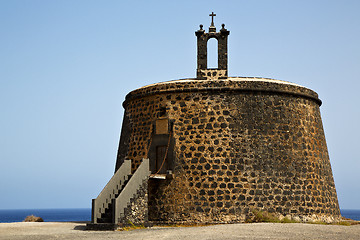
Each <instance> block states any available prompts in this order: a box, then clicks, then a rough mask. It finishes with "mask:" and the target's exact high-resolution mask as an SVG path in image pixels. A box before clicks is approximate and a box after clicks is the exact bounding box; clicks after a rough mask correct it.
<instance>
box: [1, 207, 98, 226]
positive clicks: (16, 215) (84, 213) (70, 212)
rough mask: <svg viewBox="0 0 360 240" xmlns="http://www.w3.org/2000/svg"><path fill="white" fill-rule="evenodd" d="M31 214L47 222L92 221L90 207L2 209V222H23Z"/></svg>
mask: <svg viewBox="0 0 360 240" xmlns="http://www.w3.org/2000/svg"><path fill="white" fill-rule="evenodd" d="M29 215H35V216H37V217H41V218H42V219H44V221H45V222H78V221H81V222H82V221H91V209H90V208H69V209H16V210H0V223H9V222H22V221H23V220H24V219H25V218H26V216H29Z"/></svg>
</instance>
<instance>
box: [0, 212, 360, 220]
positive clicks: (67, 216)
mask: <svg viewBox="0 0 360 240" xmlns="http://www.w3.org/2000/svg"><path fill="white" fill-rule="evenodd" d="M29 215H35V216H37V217H42V218H43V219H44V221H45V222H75V221H76V222H77V221H90V220H91V209H90V208H73V209H17V210H0V222H3V223H4V222H22V221H23V220H24V219H25V217H26V216H29ZM341 215H342V216H344V217H346V218H351V219H353V220H357V221H360V210H351V209H342V210H341Z"/></svg>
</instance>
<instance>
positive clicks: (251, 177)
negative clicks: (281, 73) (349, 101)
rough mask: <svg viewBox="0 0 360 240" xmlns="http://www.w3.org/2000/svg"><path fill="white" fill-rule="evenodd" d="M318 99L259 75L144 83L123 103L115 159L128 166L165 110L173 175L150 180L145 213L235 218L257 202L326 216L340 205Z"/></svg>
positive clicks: (174, 218)
mask: <svg viewBox="0 0 360 240" xmlns="http://www.w3.org/2000/svg"><path fill="white" fill-rule="evenodd" d="M320 104H321V101H320V100H319V99H318V96H317V94H316V93H315V92H314V91H312V90H310V89H308V88H305V87H301V86H299V85H296V84H292V83H288V82H284V81H278V80H272V79H264V78H227V79H223V80H212V81H209V80H198V79H196V80H195V79H184V80H177V81H169V82H163V83H158V84H152V85H149V86H145V87H142V88H139V89H137V90H134V91H132V92H130V93H129V94H128V95H127V96H126V100H125V102H124V104H123V106H124V108H125V114H124V119H126V121H125V120H124V123H125V124H126V126H123V128H122V134H121V136H122V137H121V140H120V144H123V145H121V146H120V147H119V153H118V159H117V165H116V166H117V167H118V166H119V165H120V164H121V162H122V161H123V159H124V157H126V158H127V159H131V160H132V161H133V165H132V168H133V170H135V169H136V168H137V167H138V166H139V164H140V162H141V159H142V158H146V157H147V155H148V152H147V151H148V149H149V144H150V143H151V138H153V136H154V132H153V128H154V127H153V126H154V124H155V123H156V120H158V119H160V118H164V117H165V118H167V119H169V121H170V122H172V125H171V127H170V128H171V131H172V134H171V143H172V144H171V148H172V149H171V151H169V152H171V154H172V157H171V159H172V161H173V162H172V163H171V164H168V166H169V169H168V170H171V171H172V173H173V174H172V177H171V178H167V179H166V180H150V181H149V220H153V221H165V222H208V223H211V222H234V221H243V220H244V219H245V218H246V217H247V216H248V215H249V214H250V212H251V211H250V210H251V208H258V209H262V210H264V211H269V212H276V213H278V214H280V215H282V216H287V215H288V216H292V217H299V218H300V219H304V220H307V219H323V220H326V221H334V220H336V219H337V218H338V217H339V216H340V212H339V206H338V201H337V195H336V190H335V185H334V180H333V177H332V171H331V166H330V161H329V157H328V151H327V147H326V141H325V136H324V131H323V126H322V120H321V116H320V110H319V106H320ZM164 109H165V111H164ZM124 146H125V147H124ZM150 161H151V158H150ZM150 164H151V163H150ZM329 219H330V220H329Z"/></svg>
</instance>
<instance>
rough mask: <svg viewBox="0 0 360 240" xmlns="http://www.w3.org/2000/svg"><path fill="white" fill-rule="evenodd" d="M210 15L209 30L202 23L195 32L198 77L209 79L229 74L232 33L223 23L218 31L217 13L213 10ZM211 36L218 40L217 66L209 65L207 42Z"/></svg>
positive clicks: (220, 77) (225, 76) (221, 77)
mask: <svg viewBox="0 0 360 240" xmlns="http://www.w3.org/2000/svg"><path fill="white" fill-rule="evenodd" d="M209 16H210V17H211V25H210V27H209V32H208V33H206V32H205V30H204V29H203V25H202V24H200V29H199V30H197V31H196V32H195V35H196V37H197V71H196V78H197V79H207V80H217V79H225V78H227V76H228V72H227V67H228V63H227V62H228V57H227V55H228V54H227V38H228V35H229V34H230V31H228V30H227V29H226V28H225V24H222V25H221V26H222V28H221V29H220V31H219V32H216V27H215V25H214V17H215V16H216V14H215V13H214V12H212V13H211V14H210V15H209ZM210 38H215V39H216V40H217V42H218V67H217V68H208V67H207V42H208V40H209V39H210Z"/></svg>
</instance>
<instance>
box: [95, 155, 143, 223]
mask: <svg viewBox="0 0 360 240" xmlns="http://www.w3.org/2000/svg"><path fill="white" fill-rule="evenodd" d="M149 176H150V171H149V159H143V160H142V163H141V164H140V166H139V167H138V168H137V170H136V171H135V173H134V174H133V175H132V174H131V160H125V161H124V163H123V164H122V165H121V166H120V168H119V169H118V170H117V171H116V173H115V174H114V175H113V176H112V178H111V179H110V181H109V182H108V183H107V184H106V186H105V187H104V189H103V190H102V191H101V193H100V194H99V196H98V197H97V198H96V199H93V201H92V216H91V222H92V224H91V225H94V224H95V225H96V224H119V223H122V221H123V219H124V217H125V215H124V214H125V209H126V208H127V207H128V206H129V205H130V203H131V201H133V200H134V199H135V198H136V197H137V195H138V192H139V191H140V189H141V188H142V186H143V184H144V182H145V181H147V180H148V178H149Z"/></svg>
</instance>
